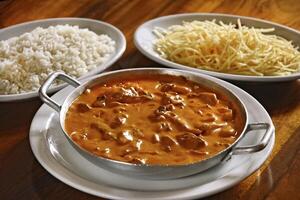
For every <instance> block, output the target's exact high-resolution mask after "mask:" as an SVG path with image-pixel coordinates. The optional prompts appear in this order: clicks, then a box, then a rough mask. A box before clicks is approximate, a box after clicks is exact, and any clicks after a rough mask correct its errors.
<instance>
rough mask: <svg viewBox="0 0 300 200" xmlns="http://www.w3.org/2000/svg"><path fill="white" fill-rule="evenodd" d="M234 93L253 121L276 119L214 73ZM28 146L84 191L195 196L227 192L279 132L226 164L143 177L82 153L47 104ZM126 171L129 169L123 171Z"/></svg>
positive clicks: (255, 137)
mask: <svg viewBox="0 0 300 200" xmlns="http://www.w3.org/2000/svg"><path fill="white" fill-rule="evenodd" d="M210 79H213V80H215V81H216V82H218V83H220V84H222V85H223V86H224V87H227V88H228V89H230V90H232V91H233V92H235V93H236V94H237V95H238V96H239V97H240V98H241V100H242V101H243V102H244V103H245V105H246V109H247V110H248V112H249V123H254V122H267V123H270V124H272V121H271V118H270V117H269V115H268V113H267V112H266V111H265V109H264V108H263V107H262V106H261V105H260V104H259V103H258V102H257V101H256V100H255V99H254V98H253V97H252V96H250V95H249V94H247V93H246V92H244V91H243V90H241V89H239V88H237V87H236V86H233V85H232V84H229V83H227V82H224V81H222V80H218V79H215V78H212V77H211V78H210ZM71 90H72V88H71V87H67V88H65V89H63V90H61V91H59V92H58V93H56V94H55V95H54V96H53V99H55V100H56V101H58V102H59V103H62V102H63V100H64V99H65V98H66V96H67V95H68V93H69V92H70V91H71ZM261 136H262V132H260V133H258V132H257V133H254V132H253V134H247V135H246V136H245V138H243V139H242V141H241V143H239V145H249V144H255V143H258V141H259V140H260V138H261ZM29 139H30V145H31V148H32V151H33V153H34V155H35V157H36V158H37V160H38V161H39V162H40V164H41V165H42V166H43V167H44V168H45V169H46V170H47V171H48V172H49V173H51V174H52V175H53V176H55V177H56V178H58V179H59V180H61V181H62V182H64V183H66V184H68V185H70V186H72V187H74V188H76V189H78V190H81V191H83V192H86V193H89V194H92V195H95V196H100V197H105V198H111V199H160V200H163V199H193V198H200V197H205V196H208V195H212V194H215V193H218V192H220V191H223V190H225V189H227V188H230V187H232V186H233V185H235V184H237V183H239V182H240V181H241V180H243V179H244V178H245V177H247V176H249V175H250V174H252V173H253V172H254V171H255V170H257V169H258V168H259V167H260V166H261V165H262V164H263V163H264V161H265V160H266V159H267V157H268V156H269V154H270V153H271V151H272V148H273V146H274V141H275V134H274V133H273V135H272V138H271V140H270V142H269V144H268V145H267V147H266V148H265V149H264V150H262V151H261V152H258V153H253V154H245V155H239V156H233V157H232V159H231V160H229V161H228V162H226V163H225V164H220V165H218V166H216V167H214V168H212V169H209V170H207V171H205V173H199V174H196V175H193V176H189V177H186V178H179V179H174V180H145V179H136V178H131V177H126V176H122V175H118V174H113V173H111V172H109V171H106V170H104V169H101V168H99V167H97V166H95V165H94V164H92V163H91V162H89V161H88V160H86V159H85V158H84V157H82V156H81V155H80V154H79V153H77V151H76V150H75V149H73V147H72V146H71V145H70V144H69V143H68V141H67V139H66V138H65V137H64V136H63V133H62V132H61V130H60V128H59V122H58V114H57V113H56V112H55V111H54V110H52V109H51V108H49V107H48V106H46V105H43V106H42V107H41V108H40V109H39V110H38V112H37V113H36V115H35V117H34V119H33V121H32V124H31V127H30V134H29ZM124 173H126V172H124Z"/></svg>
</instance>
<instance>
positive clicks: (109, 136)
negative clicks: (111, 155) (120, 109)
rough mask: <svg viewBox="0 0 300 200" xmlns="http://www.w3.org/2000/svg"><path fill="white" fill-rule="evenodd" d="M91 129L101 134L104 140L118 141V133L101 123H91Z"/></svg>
mask: <svg viewBox="0 0 300 200" xmlns="http://www.w3.org/2000/svg"><path fill="white" fill-rule="evenodd" d="M90 127H91V128H92V129H95V130H97V131H98V132H99V133H100V134H101V138H102V139H103V140H116V139H117V136H116V133H114V132H112V131H111V130H110V128H109V126H108V125H107V124H105V123H103V122H101V121H97V122H93V123H91V125H90Z"/></svg>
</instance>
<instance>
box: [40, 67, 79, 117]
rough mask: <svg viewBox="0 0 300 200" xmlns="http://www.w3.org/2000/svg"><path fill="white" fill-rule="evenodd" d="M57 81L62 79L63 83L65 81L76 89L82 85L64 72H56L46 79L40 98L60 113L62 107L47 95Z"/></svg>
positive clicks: (41, 88)
mask: <svg viewBox="0 0 300 200" xmlns="http://www.w3.org/2000/svg"><path fill="white" fill-rule="evenodd" d="M55 79H60V80H62V81H65V82H67V83H69V84H70V85H72V86H74V87H78V86H79V85H80V82H79V81H77V80H75V79H73V78H72V77H70V76H68V75H66V74H64V73H62V72H54V73H52V74H50V75H49V77H48V78H47V79H46V81H45V82H44V84H43V85H42V86H41V87H40V89H39V96H40V98H41V100H42V101H43V102H44V103H45V104H47V105H48V106H50V107H51V108H53V109H54V110H56V111H57V112H58V113H59V112H60V109H61V105H59V104H58V103H57V102H55V101H54V100H53V99H51V98H50V97H49V96H48V95H47V90H48V88H49V87H50V86H51V84H52V83H53V81H54V80H55Z"/></svg>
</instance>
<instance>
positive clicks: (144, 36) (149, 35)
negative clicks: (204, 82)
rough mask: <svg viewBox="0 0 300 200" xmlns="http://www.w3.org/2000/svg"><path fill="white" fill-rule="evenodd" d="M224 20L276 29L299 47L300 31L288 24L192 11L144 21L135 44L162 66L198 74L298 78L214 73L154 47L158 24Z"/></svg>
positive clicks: (239, 78)
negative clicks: (176, 60) (171, 58)
mask: <svg viewBox="0 0 300 200" xmlns="http://www.w3.org/2000/svg"><path fill="white" fill-rule="evenodd" d="M213 19H216V20H217V21H223V22H224V23H227V24H228V23H230V22H231V23H233V24H236V23H237V20H238V19H240V20H241V23H242V24H243V25H245V26H248V27H252V26H253V27H257V28H275V31H274V32H272V34H275V35H278V36H281V37H283V38H285V39H287V40H291V41H293V44H294V45H296V46H300V32H299V31H297V30H294V29H292V28H289V27H287V26H283V25H280V24H276V23H273V22H269V21H266V20H261V19H255V18H251V17H243V16H237V15H227V14H217V13H190V14H178V15H170V16H165V17H159V18H156V19H153V20H150V21H147V22H145V23H144V24H142V25H141V26H140V27H138V29H137V30H136V31H135V34H134V43H135V46H136V47H137V48H138V49H139V51H140V52H141V53H142V54H144V55H145V56H147V57H148V58H150V59H151V60H153V61H155V62H158V63H160V64H162V65H165V66H168V67H173V68H177V69H185V70H190V71H194V72H198V73H203V74H208V75H211V76H214V77H218V78H221V79H227V80H235V81H249V82H279V81H290V80H296V79H298V78H300V72H297V73H294V74H291V75H287V76H246V75H235V74H228V73H221V72H213V71H207V70H202V69H196V68H192V67H189V66H185V65H181V64H177V63H174V62H172V61H169V60H167V59H164V58H162V57H160V56H159V55H158V53H157V52H156V51H155V50H154V48H153V47H154V40H155V39H156V36H155V35H154V34H153V29H154V28H155V27H161V28H168V27H169V26H172V25H176V24H182V22H183V21H193V20H200V21H204V20H213Z"/></svg>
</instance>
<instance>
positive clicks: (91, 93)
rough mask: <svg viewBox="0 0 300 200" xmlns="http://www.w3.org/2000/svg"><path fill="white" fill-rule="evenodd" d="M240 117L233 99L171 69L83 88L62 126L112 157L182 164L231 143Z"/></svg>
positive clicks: (237, 132)
mask: <svg viewBox="0 0 300 200" xmlns="http://www.w3.org/2000/svg"><path fill="white" fill-rule="evenodd" d="M244 123H245V122H244V119H243V117H242V115H241V113H240V111H239V110H238V108H237V106H235V105H234V103H233V102H231V101H229V100H228V99H227V98H226V97H225V96H224V95H222V94H218V93H216V92H214V91H211V90H210V89H207V88H205V87H203V86H201V85H200V84H198V83H195V82H192V81H189V80H186V79H185V78H183V77H177V76H171V75H155V76H151V77H149V76H146V75H139V76H135V77H128V76H126V77H125V76H124V77H122V79H117V80H111V81H109V82H106V83H103V84H98V85H95V86H93V87H91V88H88V89H86V91H85V92H83V93H82V94H81V95H80V96H79V97H78V98H77V99H76V100H75V101H74V102H73V103H72V105H71V106H70V108H69V110H68V112H67V115H66V119H65V130H66V132H67V133H68V134H69V135H70V137H71V138H72V140H73V141H74V142H76V143H77V144H78V145H80V146H81V147H82V148H84V149H86V150H87V151H89V152H91V153H93V154H95V155H97V156H100V157H105V158H109V159H113V160H118V161H124V162H128V163H139V164H151V165H180V164H187V163H193V162H197V161H200V160H203V159H207V158H209V157H211V156H213V155H215V154H217V153H218V152H220V151H222V150H224V149H225V148H227V147H228V146H230V145H231V144H232V143H233V142H234V141H235V140H236V139H237V138H238V137H239V135H240V134H241V132H242V129H243V127H244Z"/></svg>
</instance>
